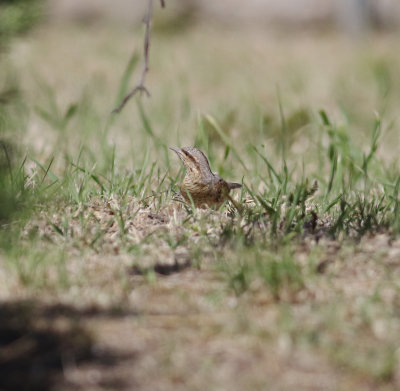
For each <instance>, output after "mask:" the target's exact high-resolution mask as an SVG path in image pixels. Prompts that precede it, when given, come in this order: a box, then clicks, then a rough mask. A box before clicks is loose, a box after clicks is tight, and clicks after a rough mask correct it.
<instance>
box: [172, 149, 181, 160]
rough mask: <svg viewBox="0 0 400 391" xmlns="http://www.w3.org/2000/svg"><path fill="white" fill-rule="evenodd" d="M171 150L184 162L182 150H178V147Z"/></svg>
mask: <svg viewBox="0 0 400 391" xmlns="http://www.w3.org/2000/svg"><path fill="white" fill-rule="evenodd" d="M169 149H170V150H171V151H174V152H175V153H176V154H177V155H178V156H179V158H180V159H181V160H182V161H183V159H182V150H181V149H180V148H177V147H169Z"/></svg>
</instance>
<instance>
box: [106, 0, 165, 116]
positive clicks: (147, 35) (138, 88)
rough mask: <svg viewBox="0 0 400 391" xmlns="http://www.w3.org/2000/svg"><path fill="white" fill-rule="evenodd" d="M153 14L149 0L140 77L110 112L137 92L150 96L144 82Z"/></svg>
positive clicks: (118, 110)
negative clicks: (136, 83) (137, 82)
mask: <svg viewBox="0 0 400 391" xmlns="http://www.w3.org/2000/svg"><path fill="white" fill-rule="evenodd" d="M160 1H161V7H163V8H164V7H165V1H164V0H160ZM152 14H153V0H149V3H148V7H147V12H146V14H145V16H144V18H143V24H144V25H145V33H144V47H143V53H144V66H143V70H142V76H141V78H140V81H139V84H138V85H137V86H136V87H134V88H133V89H132V91H131V92H130V93H129V94H128V95H126V96H125V98H124V99H123V100H122V102H121V103H120V105H119V106H118V107H116V108H115V109H114V110H113V111H112V114H117V113H119V112H120V111H121V110H122V109H123V108H124V106H125V105H126V104H127V103H128V101H129V100H130V99H131V98H132V97H133V96H134V95H135V94H136V93H137V92H144V93H145V94H146V95H147V96H150V92H149V90H148V89H147V87H146V85H145V82H146V75H147V72H148V71H149V69H150V68H149V49H150V24H151V17H152Z"/></svg>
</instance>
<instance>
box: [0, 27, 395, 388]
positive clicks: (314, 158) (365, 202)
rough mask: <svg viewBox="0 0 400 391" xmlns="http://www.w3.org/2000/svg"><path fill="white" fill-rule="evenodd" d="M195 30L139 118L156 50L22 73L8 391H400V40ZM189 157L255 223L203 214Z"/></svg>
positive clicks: (93, 31)
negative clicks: (192, 186)
mask: <svg viewBox="0 0 400 391" xmlns="http://www.w3.org/2000/svg"><path fill="white" fill-rule="evenodd" d="M181 28H182V29H183V30H178V31H175V30H173V29H171V28H170V27H168V26H164V25H163V26H162V27H158V28H157V24H155V25H154V31H153V35H152V38H151V54H150V71H149V73H148V76H147V86H148V88H149V90H150V92H151V97H150V98H147V97H145V96H142V97H139V98H138V99H133V100H132V101H130V102H129V103H128V105H127V106H126V107H125V108H124V110H123V111H122V112H121V114H118V115H112V114H111V111H112V109H113V108H114V107H115V106H116V104H117V103H119V101H120V100H121V98H122V97H123V96H124V94H125V93H126V92H127V91H128V88H129V87H130V86H133V85H134V84H135V81H136V80H138V79H139V78H140V72H141V66H142V62H143V58H142V39H143V36H142V33H143V31H142V30H139V29H129V28H126V27H124V26H115V25H107V24H102V25H96V24H93V25H90V26H84V25H62V24H57V25H53V24H51V23H47V24H44V25H42V26H40V27H39V28H37V29H36V30H34V31H33V32H32V33H31V34H30V35H28V36H25V37H21V38H19V39H16V40H14V41H13V42H12V44H11V46H10V47H9V48H8V52H7V54H6V55H5V56H4V57H3V58H2V60H1V63H0V66H1V67H2V75H3V76H1V83H2V84H1V86H2V88H1V91H4V92H5V91H14V95H13V96H12V100H11V101H10V102H7V104H6V105H3V106H4V107H3V106H2V112H1V113H2V124H3V125H4V124H6V126H3V125H2V126H3V128H2V129H3V134H4V140H6V141H4V142H3V144H4V148H3V149H4V150H10V151H11V150H12V151H14V150H15V153H14V154H15V156H14V159H9V160H10V163H7V164H4V165H3V166H7V167H8V168H7V170H5V172H6V174H2V175H4V176H5V177H6V178H7V179H6V182H4V183H7V184H8V183H12V186H11V188H12V189H13V191H15V192H14V193H12V194H13V199H15V200H16V205H17V206H16V207H15V208H16V211H14V209H13V208H12V207H10V210H11V212H10V213H9V215H7V214H5V217H3V223H2V226H3V229H2V231H1V234H2V241H1V252H0V298H1V306H0V312H1V314H0V315H1V318H2V319H3V321H2V323H1V325H0V363H1V366H0V368H1V369H0V389H12V390H17V389H18V390H20V389H41V390H43V389H56V390H57V389H59V390H71V389H84V390H99V389H110V390H112V389H138V390H170V389H171V390H172V389H173V390H177V389H178V390H179V389H182V390H188V389H189V390H192V389H193V390H197V389H198V390H204V389H221V390H225V389H226V390H228V389H229V390H243V389H251V390H265V389H272V390H352V389H357V390H396V389H398V388H399V387H400V344H399V338H398V336H399V333H400V239H399V237H398V234H399V230H400V207H399V205H400V204H399V195H398V190H399V179H398V178H399V165H398V148H397V146H398V142H399V136H398V132H397V130H398V127H399V124H398V111H397V109H398V99H399V95H400V94H399V91H400V90H399V87H400V78H399V76H398V72H397V69H398V66H399V61H400V56H399V55H398V54H397V53H396V52H394V51H393V47H396V45H398V37H396V36H395V35H371V36H368V37H365V40H364V41H357V42H349V41H348V40H347V39H346V38H345V37H341V36H337V35H335V34H333V33H327V32H325V33H324V34H321V33H312V32H309V31H308V32H307V33H297V34H296V36H293V32H290V33H288V34H283V33H273V32H271V31H267V30H259V29H258V30H257V31H254V30H252V29H249V28H246V29H243V30H235V31H233V30H232V29H229V30H228V29H224V28H223V27H219V28H217V27H215V26H214V27H210V26H207V25H205V24H200V25H196V26H194V27H190V26H185V25H183V27H181ZM132 51H133V53H134V54H133V56H132ZM129 61H130V63H129V64H130V65H128V66H127V64H128V62H129ZM3 96H4V99H8V96H9V95H5V94H3V95H2V97H3ZM10 99H11V98H10ZM11 145H12V146H11ZM185 145H196V146H197V147H198V148H200V149H202V150H203V151H204V152H205V153H206V154H207V155H208V157H209V158H210V163H211V166H212V169H213V170H214V171H217V172H218V173H219V174H220V175H221V176H222V177H224V178H225V179H227V180H230V181H235V182H242V183H243V189H242V191H236V193H235V194H234V195H233V197H234V200H235V205H236V206H235V205H232V204H226V205H224V206H223V207H222V208H221V209H219V210H211V209H208V210H196V209H193V208H192V207H191V205H186V204H184V203H183V202H182V199H181V198H180V196H179V183H180V181H181V180H182V176H183V169H182V167H181V165H180V162H179V161H178V159H177V158H176V156H175V155H174V153H173V152H170V151H169V150H168V146H185ZM8 146H10V147H8ZM7 161H8V160H7ZM0 163H2V161H0ZM0 166H1V167H3V166H2V165H1V164H0ZM9 172H11V173H12V174H13V175H12V176H11V177H10V178H9V177H8V175H9ZM19 177H21V178H22V179H21V181H22V185H21V183H19V182H18V178H19ZM18 185H20V186H21V187H18ZM15 188H16V190H15ZM7 194H8V193H7ZM7 194H6V195H4V197H5V198H4V199H8V198H7ZM10 205H14V204H13V203H11V204H10Z"/></svg>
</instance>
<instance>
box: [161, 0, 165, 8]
mask: <svg viewBox="0 0 400 391" xmlns="http://www.w3.org/2000/svg"><path fill="white" fill-rule="evenodd" d="M160 2H161V7H162V8H165V1H164V0H160Z"/></svg>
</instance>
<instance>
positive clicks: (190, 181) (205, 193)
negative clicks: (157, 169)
mask: <svg viewBox="0 0 400 391" xmlns="http://www.w3.org/2000/svg"><path fill="white" fill-rule="evenodd" d="M170 149H171V150H172V151H174V152H176V154H177V155H178V156H179V158H180V159H181V160H182V162H183V164H184V166H185V168H186V175H185V177H184V179H183V182H182V185H181V186H180V190H181V194H182V196H183V198H184V199H185V200H186V201H187V202H191V200H193V203H194V204H195V206H196V207H199V208H204V207H207V206H208V207H217V208H218V207H219V206H221V204H222V203H223V202H224V201H225V200H226V199H227V197H228V194H229V192H230V191H231V190H232V189H238V188H240V187H242V185H241V184H240V183H233V182H226V181H225V180H223V179H222V178H221V177H220V176H219V175H216V174H214V173H213V172H212V171H211V169H210V164H209V162H208V159H207V157H206V155H205V154H204V153H203V152H202V151H200V150H199V149H197V148H194V147H184V148H175V147H171V148H170Z"/></svg>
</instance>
